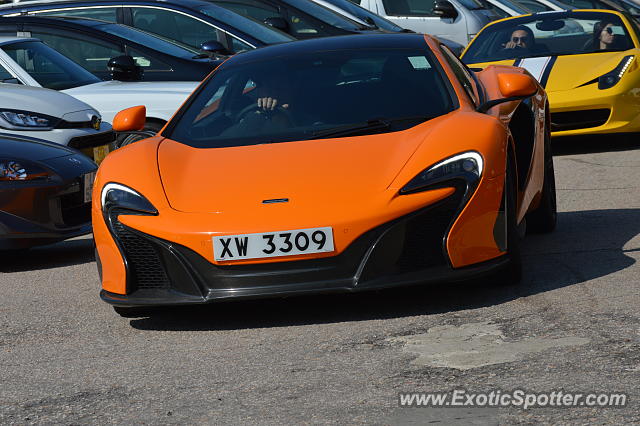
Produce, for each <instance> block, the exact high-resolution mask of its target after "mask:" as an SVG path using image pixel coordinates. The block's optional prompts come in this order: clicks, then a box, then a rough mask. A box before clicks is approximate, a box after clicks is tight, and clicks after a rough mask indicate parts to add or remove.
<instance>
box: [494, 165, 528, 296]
mask: <svg viewBox="0 0 640 426" xmlns="http://www.w3.org/2000/svg"><path fill="white" fill-rule="evenodd" d="M517 187H518V186H517V182H516V173H515V166H514V164H513V160H512V157H511V156H509V158H508V161H507V172H506V173H505V182H504V191H505V192H504V195H505V202H504V203H505V211H506V217H507V226H506V228H507V254H506V256H507V259H508V263H507V265H506V266H505V267H503V268H501V269H500V270H499V271H498V272H496V273H495V274H494V277H493V282H494V283H495V284H496V285H498V286H511V285H516V284H518V283H519V282H520V280H521V279H522V256H521V254H520V234H519V232H518V223H517V217H516V214H517V197H518V191H517Z"/></svg>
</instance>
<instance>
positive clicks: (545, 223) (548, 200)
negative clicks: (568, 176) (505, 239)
mask: <svg viewBox="0 0 640 426" xmlns="http://www.w3.org/2000/svg"><path fill="white" fill-rule="evenodd" d="M557 221H558V208H557V203H556V175H555V170H554V168H553V154H552V152H551V135H550V134H549V128H548V122H547V129H546V131H545V138H544V182H543V183H542V196H541V197H540V205H539V206H538V207H537V208H536V209H535V210H533V211H531V212H529V214H528V215H527V227H528V230H529V231H530V232H533V233H538V234H540V233H547V232H552V231H553V230H554V229H556V223H557Z"/></svg>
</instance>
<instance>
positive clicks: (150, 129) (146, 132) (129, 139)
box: [116, 121, 165, 148]
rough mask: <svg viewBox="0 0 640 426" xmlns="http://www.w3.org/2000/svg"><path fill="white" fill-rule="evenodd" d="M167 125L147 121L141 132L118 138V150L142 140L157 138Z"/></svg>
mask: <svg viewBox="0 0 640 426" xmlns="http://www.w3.org/2000/svg"><path fill="white" fill-rule="evenodd" d="M164 124H165V123H159V122H156V121H147V123H146V124H145V125H144V129H142V131H141V132H139V133H135V134H131V135H127V134H123V135H120V136H118V139H117V140H116V148H122V147H123V146H125V145H129V144H132V143H134V142H137V141H139V140H142V139H146V138H149V137H152V136H155V135H156V133H158V132H159V131H160V130H161V129H162V128H163V127H164Z"/></svg>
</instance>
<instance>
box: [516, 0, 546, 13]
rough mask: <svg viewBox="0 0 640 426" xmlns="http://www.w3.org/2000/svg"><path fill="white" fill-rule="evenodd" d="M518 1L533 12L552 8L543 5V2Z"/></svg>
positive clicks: (531, 0)
mask: <svg viewBox="0 0 640 426" xmlns="http://www.w3.org/2000/svg"><path fill="white" fill-rule="evenodd" d="M518 3H520V4H521V5H523V6H524V7H526V8H527V9H529V10H530V11H532V12H534V13H537V12H544V11H547V10H553V9H551V7H549V6H545V5H544V4H542V3H538V2H537V1H533V0H519V1H518Z"/></svg>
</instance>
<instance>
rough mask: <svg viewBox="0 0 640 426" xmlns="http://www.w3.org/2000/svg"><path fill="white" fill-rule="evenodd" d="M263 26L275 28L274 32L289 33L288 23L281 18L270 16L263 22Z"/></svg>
mask: <svg viewBox="0 0 640 426" xmlns="http://www.w3.org/2000/svg"><path fill="white" fill-rule="evenodd" d="M263 22H264V23H265V24H267V25H269V26H271V27H273V28H275V29H276V30H280V31H283V32H285V33H288V32H289V23H288V22H287V20H286V19H284V18H283V17H281V16H271V17H269V18H266V19H265V20H264V21H263Z"/></svg>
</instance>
